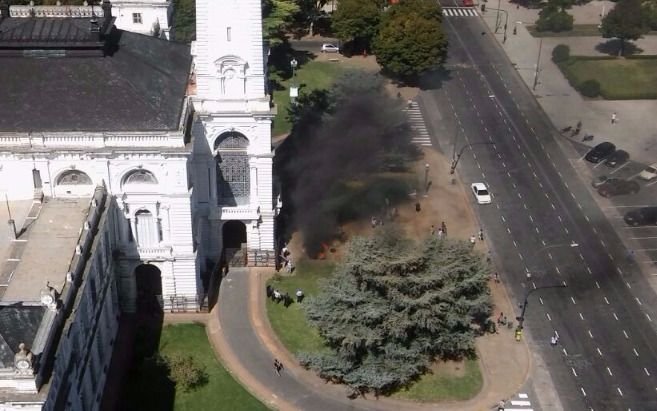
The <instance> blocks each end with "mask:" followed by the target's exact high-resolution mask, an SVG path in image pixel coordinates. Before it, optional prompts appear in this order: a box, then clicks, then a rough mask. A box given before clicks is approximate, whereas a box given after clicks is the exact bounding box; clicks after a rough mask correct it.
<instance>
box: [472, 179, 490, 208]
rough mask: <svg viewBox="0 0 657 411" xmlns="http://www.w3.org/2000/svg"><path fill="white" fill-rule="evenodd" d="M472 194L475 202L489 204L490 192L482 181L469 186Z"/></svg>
mask: <svg viewBox="0 0 657 411" xmlns="http://www.w3.org/2000/svg"><path fill="white" fill-rule="evenodd" d="M470 187H471V188H472V194H474V196H475V199H477V203H479V204H490V203H491V202H492V199H491V197H490V192H488V188H487V187H486V184H484V183H473V184H472V185H471V186H470Z"/></svg>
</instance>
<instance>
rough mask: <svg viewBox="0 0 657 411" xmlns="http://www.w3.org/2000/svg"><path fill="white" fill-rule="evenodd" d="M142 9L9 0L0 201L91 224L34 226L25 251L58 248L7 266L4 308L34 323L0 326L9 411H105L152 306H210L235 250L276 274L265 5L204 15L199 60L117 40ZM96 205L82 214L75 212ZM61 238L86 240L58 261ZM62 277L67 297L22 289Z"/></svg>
mask: <svg viewBox="0 0 657 411" xmlns="http://www.w3.org/2000/svg"><path fill="white" fill-rule="evenodd" d="M128 3H137V2H136V1H133V2H130V1H116V2H115V4H117V5H123V6H125V7H124V8H123V9H121V8H120V7H117V8H113V7H112V4H110V2H109V1H108V0H104V1H103V2H102V7H101V8H99V7H98V6H96V7H95V8H94V10H93V12H90V11H89V9H88V8H85V7H81V8H76V9H75V10H73V9H71V8H69V9H67V10H68V11H67V10H65V9H58V8H56V7H51V6H42V7H31V6H9V5H8V3H7V1H6V0H0V84H2V98H0V199H3V200H4V199H6V200H7V201H13V200H24V199H28V200H31V199H34V200H35V204H38V205H35V206H33V208H34V209H38V210H42V209H43V210H49V209H54V210H55V211H57V210H59V211H57V212H60V213H64V214H60V215H61V216H67V217H68V216H71V217H75V218H73V219H72V220H70V221H73V222H70V223H69V222H68V219H66V218H63V217H62V218H59V219H58V218H57V215H56V214H53V217H48V216H47V215H46V217H41V219H40V220H39V221H38V224H33V223H30V222H29V221H28V222H27V223H25V224H26V225H25V226H24V227H27V228H26V231H25V232H23V233H19V236H20V235H28V234H29V233H30V230H31V228H30V227H36V228H34V230H37V229H39V227H44V226H45V227H49V229H51V230H53V233H52V235H46V236H45V238H44V237H40V241H41V243H38V242H35V241H34V240H29V239H27V240H24V239H21V238H19V239H18V240H16V239H14V242H12V244H13V245H12V247H19V248H20V244H23V243H22V241H26V244H32V245H31V246H30V245H28V247H32V248H31V249H32V250H33V251H32V253H36V254H31V257H32V258H31V259H28V258H27V257H25V258H24V260H25V261H23V260H22V259H23V258H22V257H21V261H20V264H21V267H22V272H23V274H22V276H23V277H16V276H15V275H14V274H15V270H14V269H13V268H12V267H13V266H12V264H18V263H17V262H16V261H13V260H11V259H10V260H11V261H10V260H7V262H1V261H0V311H1V310H3V309H4V310H5V311H4V312H5V313H10V314H11V316H14V317H16V318H18V317H17V316H26V317H25V318H27V319H29V321H28V323H27V325H28V326H26V327H24V329H23V330H22V331H20V332H19V333H18V334H16V333H15V332H14V330H13V328H14V327H13V326H7V327H4V326H3V323H1V322H0V409H3V410H13V409H23V408H31V409H39V408H40V407H41V406H42V405H43V404H44V401H45V408H46V409H74V410H78V409H80V410H95V409H98V408H99V407H100V397H101V395H102V388H103V386H104V383H105V378H106V373H107V367H108V364H109V363H110V359H111V352H112V346H113V344H114V341H115V337H116V332H117V331H116V330H117V323H118V322H117V318H118V316H119V314H120V312H124V313H125V312H128V313H129V312H135V311H138V309H140V307H141V306H143V305H144V304H145V303H147V304H151V305H152V303H153V301H154V304H155V305H158V304H160V305H161V306H163V307H164V308H165V309H166V310H178V309H198V308H199V306H200V305H201V304H202V301H203V299H204V298H205V297H206V296H207V293H208V291H209V288H210V285H209V284H211V279H210V277H209V275H210V273H211V272H215V271H216V267H217V266H218V263H219V262H220V261H221V258H222V257H223V256H225V252H226V250H227V249H229V250H230V251H231V253H235V250H236V249H241V250H240V251H238V252H237V253H236V255H237V256H240V255H241V256H242V257H243V258H244V259H248V261H247V263H248V264H259V265H270V264H273V262H274V255H275V252H274V218H275V215H276V211H277V208H278V206H279V205H280V204H278V202H277V201H276V198H275V195H274V191H273V183H272V160H273V151H272V146H271V122H272V118H273V115H274V111H273V109H272V107H271V105H270V98H269V96H268V94H267V90H266V79H265V75H266V74H265V71H266V70H265V66H266V55H267V53H266V50H265V49H264V47H263V40H262V21H261V4H260V0H197V41H196V42H195V44H194V45H193V47H192V50H190V48H189V47H188V46H185V45H181V44H176V43H172V42H168V41H164V40H162V39H159V38H155V37H153V36H151V35H141V34H136V33H131V32H128V31H124V30H120V29H117V28H116V26H115V23H116V21H117V15H116V13H117V9H118V10H119V11H118V12H119V13H123V14H124V15H123V17H125V16H126V15H128V14H131V13H133V12H132V11H130V9H129V8H128ZM151 3H168V2H167V1H159V2H158V1H152V2H151ZM120 17H121V16H119V18H120ZM160 23H162V21H160ZM160 27H161V28H163V27H162V26H160ZM147 34H150V33H147ZM99 186H102V187H103V188H102V190H101V189H99V188H98V187H99ZM99 190H100V191H99ZM92 196H94V197H95V198H96V200H93V201H92V202H91V205H90V206H89V208H88V209H86V208H85V210H87V211H86V212H87V214H84V215H78V213H81V211H80V210H79V209H76V208H75V207H74V206H72V205H76V204H77V205H78V206H79V205H80V204H89V203H86V202H88V201H89V200H88V199H89V198H90V197H92ZM101 198H102V206H101V200H100V199H101ZM42 202H43V204H45V205H44V206H43V207H41V204H42ZM48 204H50V206H49V208H48V207H47V205H48ZM78 208H79V207H78ZM40 212H41V211H39V212H36V214H35V216H34V217H29V216H28V219H29V218H34V219H35V221H36V220H37V219H38V215H39V213H40ZM53 212H54V211H53ZM76 218H77V219H78V220H80V221H77V220H76ZM76 221H77V222H76ZM58 224H61V228H62V230H63V231H62V232H65V233H67V234H66V235H67V237H66V238H69V239H70V238H73V239H75V240H76V241H77V245H75V244H74V243H71V244H70V245H69V248H70V249H69V250H68V251H66V250H63V249H62V250H61V251H54V249H53V248H52V247H51V246H49V244H58V245H61V244H64V243H63V241H64V240H63V239H59V238H58V237H57V230H56V228H57V225H58ZM76 224H77V225H76ZM80 224H82V226H81V227H80ZM2 226H5V227H6V226H7V225H6V223H5V222H2ZM10 227H11V225H10ZM10 231H11V230H10ZM36 232H38V230H37V231H36ZM71 233H75V234H71ZM78 233H79V234H78ZM35 235H36V234H35ZM30 241H32V242H31V243H30ZM67 241H69V240H67ZM60 243H61V244H60ZM16 244H19V245H16ZM1 246H2V243H1V242H0V247H1ZM40 248H43V249H47V250H50V251H51V253H52V254H53V255H54V256H59V258H60V260H62V261H64V262H66V261H69V260H70V257H69V256H70V255H74V257H73V260H72V261H73V262H75V264H76V265H75V268H74V269H73V268H68V269H67V268H65V267H64V266H63V265H54V264H50V263H49V261H48V260H44V261H41V260H40V259H39V258H40V256H39V254H40V253H39V249H40ZM0 251H1V250H0ZM12 253H13V251H12ZM12 255H14V254H12ZM44 255H45V254H44ZM30 261H31V263H30ZM3 264H4V265H3ZM40 264H41V265H40ZM41 266H43V267H48V270H45V269H41V268H39V267H41ZM71 267H72V266H71ZM45 271H48V275H47V278H48V279H49V281H50V283H49V284H51V285H49V286H47V287H46V289H45V290H46V294H48V295H50V294H51V291H52V297H53V299H52V300H51V299H50V298H46V297H48V295H44V294H43V292H42V293H41V296H40V297H39V290H38V289H33V288H34V287H33V286H30V285H29V284H31V283H29V282H23V281H19V280H17V279H18V278H25V279H28V280H29V281H32V282H35V281H36V280H35V278H37V277H38V278H41V277H43V276H44V275H45V274H44V272H45ZM35 276H36V277H35ZM39 276H40V277H39ZM28 280H26V281H28ZM38 287H39V288H43V284H42V283H41V282H38ZM12 290H14V291H12ZM15 290H23V291H25V290H27V291H25V292H24V293H23V294H20V293H17V292H16V291H15ZM49 290H51V291H49ZM35 293H36V294H35ZM147 294H148V295H150V296H151V297H153V296H154V297H153V298H145V297H143V296H144V295H147ZM17 296H18V297H17ZM199 297H200V299H199ZM13 298H18V300H14V299H13ZM44 298H46V299H44ZM10 300H11V301H10ZM17 301H20V304H19V305H18V306H17V305H16V302H17ZM44 304H45V305H46V306H47V308H48V309H47V310H46V309H45V308H43V305H44ZM16 307H27V308H25V309H23V308H20V309H18V308H16ZM62 307H65V308H66V309H61V308H62ZM12 310H13V311H12ZM49 310H50V311H49ZM5 317H7V318H9V317H8V316H4V317H3V315H0V320H2V318H5ZM14 317H11V318H14ZM12 321H13V322H12V324H17V323H20V321H19V320H16V321H14V320H12ZM3 327H4V328H3ZM60 331H61V333H62V337H61V338H59V337H56V336H57V335H59V332H60ZM12 333H13V334H12ZM10 334H11V335H12V337H11V338H10V337H9V335H10ZM51 338H54V339H52V340H51ZM19 342H22V343H24V344H25V345H20V344H19ZM55 353H56V354H55ZM55 358H56V360H55ZM46 361H49V363H48V364H46ZM28 363H29V367H25V364H28ZM49 373H52V375H50V374H49ZM16 376H18V377H20V378H18V377H16ZM47 380H49V384H47V385H45V386H44V385H42V384H43V382H45V381H47ZM44 390H45V391H44Z"/></svg>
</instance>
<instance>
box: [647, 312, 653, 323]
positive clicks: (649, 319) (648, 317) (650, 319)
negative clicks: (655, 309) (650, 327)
mask: <svg viewBox="0 0 657 411" xmlns="http://www.w3.org/2000/svg"><path fill="white" fill-rule="evenodd" d="M646 318H647V319H648V321H650V322H652V318H650V315H648V313H646Z"/></svg>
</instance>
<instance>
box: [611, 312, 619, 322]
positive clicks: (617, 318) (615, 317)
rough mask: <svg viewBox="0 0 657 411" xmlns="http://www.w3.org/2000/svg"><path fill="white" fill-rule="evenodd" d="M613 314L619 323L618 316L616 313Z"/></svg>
mask: <svg viewBox="0 0 657 411" xmlns="http://www.w3.org/2000/svg"><path fill="white" fill-rule="evenodd" d="M612 314H613V315H614V318H615V319H616V321H619V319H618V316H617V315H616V313H612Z"/></svg>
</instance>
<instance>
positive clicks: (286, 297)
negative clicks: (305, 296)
mask: <svg viewBox="0 0 657 411" xmlns="http://www.w3.org/2000/svg"><path fill="white" fill-rule="evenodd" d="M293 302H294V300H293V299H292V297H290V294H288V293H285V294H283V306H284V307H285V308H287V307H289V306H291V305H292V303H293Z"/></svg>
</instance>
